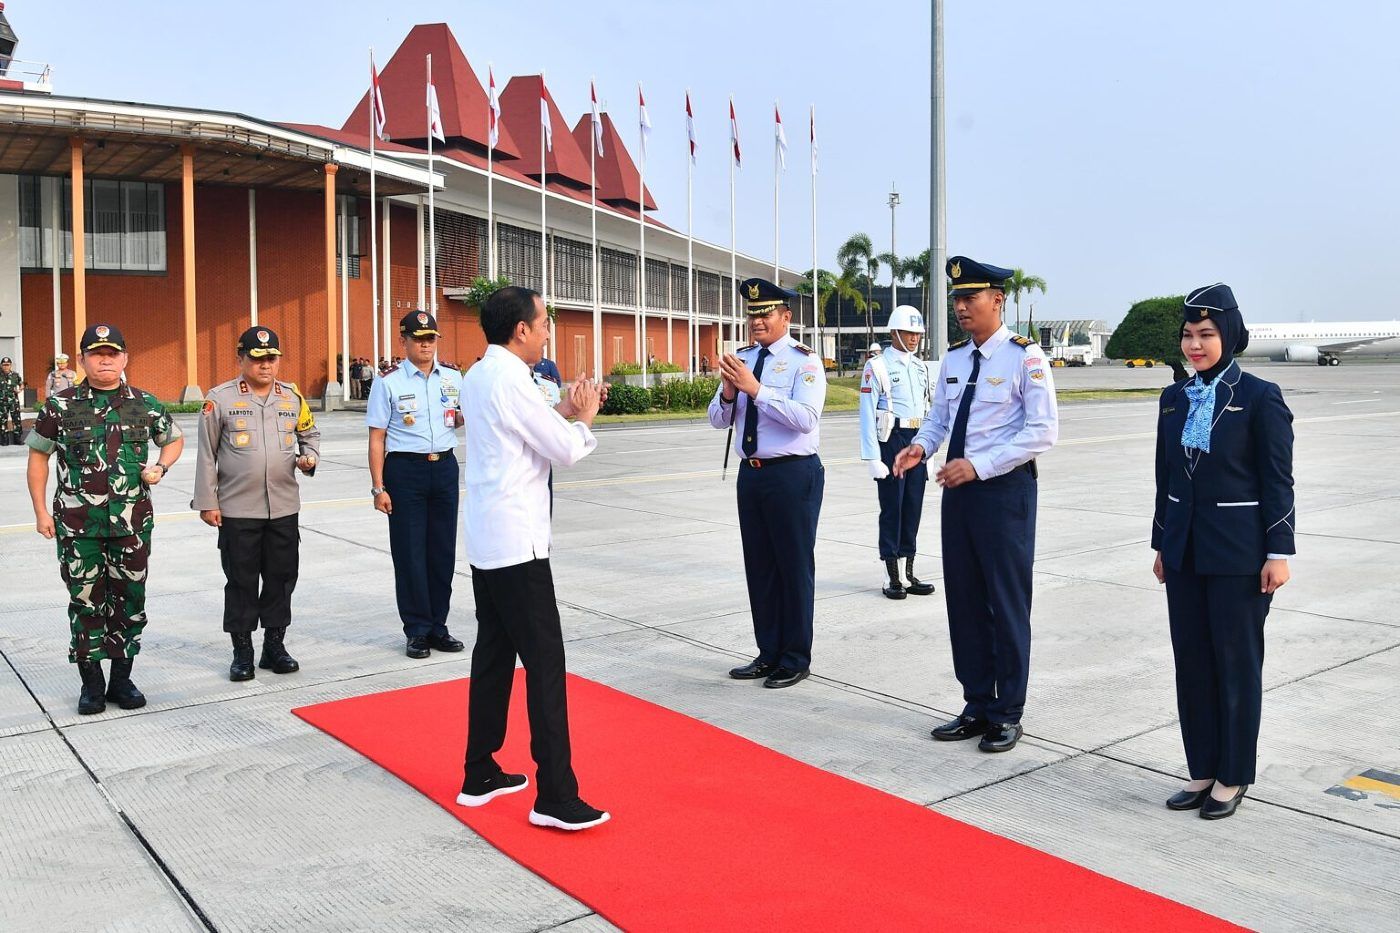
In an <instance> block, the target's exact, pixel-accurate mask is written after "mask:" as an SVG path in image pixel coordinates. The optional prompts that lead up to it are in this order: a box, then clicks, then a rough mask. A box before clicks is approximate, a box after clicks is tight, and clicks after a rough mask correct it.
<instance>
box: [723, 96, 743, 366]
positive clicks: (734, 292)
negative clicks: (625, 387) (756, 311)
mask: <svg viewBox="0 0 1400 933" xmlns="http://www.w3.org/2000/svg"><path fill="white" fill-rule="evenodd" d="M729 122H730V128H729V137H730V138H729V301H730V302H731V303H730V309H731V310H732V312H733V313H732V314H730V316H729V339H730V341H735V340H737V339H738V327H739V305H738V301H739V298H738V295H739V251H738V240H737V239H736V233H735V231H736V227H735V224H734V145H735V138H734V137H735V135H736V132H735V125H736V122H737V121H736V119H735V116H734V96H733V95H732V94H731V95H730V97H729ZM719 312H720V328H719V330H720V342H721V347H720V353H721V354H723V352H724V347H723V345H722V344H723V342H724V302H723V301H721V302H720V304H719Z"/></svg>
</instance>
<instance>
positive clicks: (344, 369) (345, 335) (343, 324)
mask: <svg viewBox="0 0 1400 933" xmlns="http://www.w3.org/2000/svg"><path fill="white" fill-rule="evenodd" d="M348 206H349V203H348V199H347V200H346V201H341V202H340V365H341V370H340V373H341V380H340V382H341V386H342V387H343V388H342V395H341V397H342V398H343V399H344V400H345V401H347V402H348V401H350V383H351V379H350V249H349V242H350V241H349V238H348V235H349V233H350V212H349V210H347V208H348Z"/></svg>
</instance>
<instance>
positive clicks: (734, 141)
mask: <svg viewBox="0 0 1400 933" xmlns="http://www.w3.org/2000/svg"><path fill="white" fill-rule="evenodd" d="M729 144H730V146H731V147H732V148H733V149H734V164H735V165H743V162H742V160H741V159H740V158H739V118H738V117H737V116H735V115H734V98H732V97H731V98H729Z"/></svg>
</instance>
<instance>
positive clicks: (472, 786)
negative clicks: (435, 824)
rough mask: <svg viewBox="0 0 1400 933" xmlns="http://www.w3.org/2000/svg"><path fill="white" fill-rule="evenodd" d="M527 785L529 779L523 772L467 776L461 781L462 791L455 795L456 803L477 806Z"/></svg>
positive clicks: (522, 788)
mask: <svg viewBox="0 0 1400 933" xmlns="http://www.w3.org/2000/svg"><path fill="white" fill-rule="evenodd" d="M529 786H530V780H529V778H527V777H525V775H523V774H505V773H503V772H498V773H496V774H493V775H491V776H490V777H486V778H469V779H468V780H465V781H463V782H462V792H461V793H460V794H458V795H457V804H458V806H463V807H479V806H481V805H482V804H484V803H490V802H491V801H493V800H495V799H496V798H497V797H504V796H505V795H506V794H513V793H515V792H516V791H518V790H524V789H525V788H527V787H529Z"/></svg>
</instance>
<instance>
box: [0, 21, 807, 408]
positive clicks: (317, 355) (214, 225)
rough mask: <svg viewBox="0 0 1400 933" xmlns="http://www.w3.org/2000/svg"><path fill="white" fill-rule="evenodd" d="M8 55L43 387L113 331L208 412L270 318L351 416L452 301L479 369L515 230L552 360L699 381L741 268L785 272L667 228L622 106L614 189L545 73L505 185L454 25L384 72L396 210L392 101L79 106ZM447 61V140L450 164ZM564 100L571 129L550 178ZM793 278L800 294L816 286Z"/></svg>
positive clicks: (447, 325) (4, 283) (7, 288)
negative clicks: (99, 328) (348, 364)
mask: <svg viewBox="0 0 1400 933" xmlns="http://www.w3.org/2000/svg"><path fill="white" fill-rule="evenodd" d="M3 15H4V14H3V7H0V19H3ZM5 28H6V30H8V24H6V27H5ZM11 35H13V34H11ZM0 39H3V34H0ZM3 45H4V43H3V41H0V53H3V54H0V355H4V356H11V357H13V358H14V359H15V362H16V366H15V368H16V369H18V370H19V371H20V372H22V373H23V374H24V376H25V381H26V383H27V384H28V386H29V387H30V388H31V389H33V388H34V387H36V386H37V387H40V388H41V387H42V386H43V382H44V375H45V373H47V371H48V370H49V369H50V368H51V365H52V360H53V357H54V355H55V354H56V353H58V352H60V351H64V352H67V353H68V354H70V355H73V354H74V346H75V343H76V340H77V336H78V334H80V333H81V332H82V331H83V329H84V327H85V326H86V325H87V324H89V323H93V322H95V321H99V320H101V321H105V322H109V323H112V324H114V325H116V326H117V327H119V328H120V329H121V330H122V332H123V333H124V334H125V336H126V338H127V341H128V343H129V345H130V348H131V351H132V360H131V365H130V370H129V373H128V376H129V378H130V380H131V381H132V382H133V383H134V384H137V385H140V386H141V387H143V388H146V389H147V390H149V391H151V392H153V393H155V394H156V395H157V396H159V397H161V398H163V399H184V400H190V399H197V398H199V397H201V395H202V393H203V390H204V389H207V388H209V387H210V386H211V385H214V384H217V383H219V382H222V381H223V380H225V379H227V378H229V377H230V375H231V374H233V373H234V372H235V369H236V354H235V349H234V345H235V343H236V341H237V337H238V335H239V334H240V333H241V332H242V331H243V330H244V329H246V328H247V327H248V326H249V325H250V323H261V324H265V325H267V326H269V327H272V328H273V329H274V330H277V331H278V332H279V333H280V334H281V335H282V339H283V347H284V348H285V349H286V351H287V352H286V355H285V358H284V360H283V364H282V378H284V379H288V380H291V381H295V382H298V383H299V384H300V385H301V386H302V387H303V389H304V390H305V391H306V392H307V394H308V395H310V396H312V397H322V396H325V397H327V400H328V404H330V405H335V404H336V403H338V402H339V401H340V400H341V399H343V398H344V397H347V396H348V388H347V384H346V380H344V378H343V369H342V366H343V361H344V360H348V359H354V358H358V357H365V358H371V359H372V358H375V357H392V356H394V355H395V351H396V348H397V321H398V319H399V318H400V317H402V316H403V315H404V314H405V313H407V312H408V311H409V310H413V309H418V308H429V309H431V308H433V307H434V306H436V308H437V312H438V317H439V326H440V328H441V329H442V331H443V339H442V341H441V344H440V351H439V356H440V358H441V359H443V360H445V361H447V362H450V363H453V364H455V365H457V366H459V367H466V366H468V365H470V364H471V363H472V362H473V361H474V360H475V359H476V358H477V357H479V356H480V355H481V354H482V352H483V351H484V349H485V341H484V338H483V336H482V333H481V329H480V327H479V326H478V324H477V317H476V309H475V308H473V307H471V306H470V305H469V303H468V301H467V298H468V292H469V289H470V287H471V285H472V283H473V281H474V280H475V279H476V278H477V277H478V276H484V275H487V273H488V272H489V271H490V269H489V265H490V259H491V255H492V250H491V249H490V244H491V242H492V238H493V237H494V243H495V251H494V254H495V261H496V272H497V274H498V275H500V276H504V277H505V278H507V279H509V280H510V281H511V283H513V284H518V285H525V286H529V287H531V288H534V289H536V290H539V291H541V292H542V293H543V294H544V295H545V296H546V298H547V300H548V302H549V304H550V306H551V309H552V311H553V313H554V323H553V340H552V341H551V347H550V353H551V355H552V356H553V357H554V358H555V360H556V361H557V362H558V364H559V367H560V369H561V371H562V372H563V374H564V377H565V378H566V379H573V378H575V377H577V376H580V375H585V374H588V375H592V374H593V373H595V372H599V373H600V374H606V373H607V372H608V371H609V370H611V369H612V367H613V366H614V365H616V364H618V363H629V362H640V361H642V360H644V359H651V358H654V359H655V360H657V361H666V362H671V363H674V364H675V365H677V366H679V367H680V368H682V369H688V368H691V367H695V368H698V367H699V365H700V363H701V358H702V357H706V358H708V362H709V364H710V366H711V367H712V368H713V366H714V364H715V360H716V358H717V355H718V354H719V353H720V352H722V351H723V350H724V349H727V348H729V347H732V346H733V345H734V342H735V341H737V340H742V338H743V336H744V327H743V325H742V323H741V319H742V313H741V312H740V310H739V309H740V307H741V305H740V304H739V303H738V302H737V300H736V294H735V288H734V284H733V283H734V279H735V277H737V278H738V279H739V280H741V281H742V280H743V279H744V278H747V277H749V276H754V275H762V276H764V277H766V278H770V279H771V278H773V277H774V265H773V262H772V260H771V259H762V258H758V257H754V256H749V255H744V254H734V255H732V256H731V251H730V249H729V247H728V245H721V244H714V243H708V242H702V241H700V240H695V241H693V243H692V242H691V241H689V240H688V238H687V236H686V235H685V233H684V231H677V230H675V229H673V228H671V227H668V226H666V225H664V224H662V223H661V222H659V221H658V220H657V219H656V218H655V216H654V215H653V214H652V213H651V211H652V210H654V209H656V207H657V203H656V201H655V200H654V198H653V196H652V193H651V192H650V191H648V190H644V189H643V187H642V183H641V179H640V177H639V175H638V172H637V169H636V166H635V165H634V163H633V160H632V158H631V156H630V155H629V154H628V152H627V149H626V147H625V146H624V145H623V143H622V140H621V138H620V137H619V134H618V132H617V129H616V127H615V126H614V125H613V123H612V120H611V118H610V117H608V116H607V115H604V117H603V125H604V152H605V156H604V157H603V158H599V159H597V163H596V164H597V171H596V190H595V185H594V184H593V183H592V180H591V178H590V169H589V145H590V143H591V136H592V127H591V117H590V114H589V113H588V112H584V113H583V114H582V115H581V116H580V117H578V118H577V119H576V120H575V121H574V122H573V123H572V124H571V123H569V122H568V121H567V120H566V119H565V117H564V115H563V114H562V113H561V112H560V110H559V108H558V106H557V105H556V104H555V103H554V101H553V100H552V98H550V96H549V94H548V91H547V90H545V89H544V88H543V87H542V80H541V78H540V76H538V75H533V76H519V77H514V78H511V79H510V80H509V81H507V82H505V84H504V87H503V88H502V91H501V94H500V106H501V121H500V135H499V139H498V141H497V144H496V147H495V148H494V150H492V160H491V164H490V167H489V173H488V160H487V151H488V150H487V126H488V112H489V106H488V97H487V92H486V90H485V89H484V88H483V86H482V82H481V80H480V79H479V78H478V76H477V75H476V73H475V72H474V70H473V69H472V67H471V64H470V62H469V61H468V60H467V58H466V56H465V54H464V53H463V52H462V50H461V48H460V47H459V46H458V44H457V41H456V39H455V38H454V37H453V35H452V33H451V31H450V30H449V29H448V27H447V26H446V25H445V24H431V25H420V26H415V27H414V28H413V29H412V30H411V31H410V32H409V34H408V36H407V37H406V38H405V39H404V41H403V43H402V44H401V45H400V47H399V49H398V50H397V51H396V52H395V54H394V55H393V57H392V58H390V60H389V61H388V62H386V63H385V65H384V67H383V72H382V74H381V77H380V83H381V87H382V93H383V96H384V99H385V111H386V114H387V126H386V133H387V135H388V136H389V137H390V140H392V141H377V142H376V146H375V149H376V152H375V154H374V158H373V168H374V174H375V192H374V195H375V196H374V198H373V201H372V200H371V197H370V187H371V185H370V171H371V154H370V113H369V95H368V92H365V93H364V95H363V97H362V98H361V100H360V101H359V104H358V106H355V105H354V101H353V99H352V100H350V101H347V102H346V105H347V110H348V116H347V119H346V120H345V122H344V123H343V124H342V125H341V126H339V127H334V126H323V125H317V124H288V123H275V122H271V121H267V120H261V119H258V118H255V117H250V116H245V115H243V114H237V113H225V112H218V111H211V110H201V109H197V108H192V107H175V106H166V105H160V104H149V103H132V102H120V101H112V100H96V99H91V98H79V97H64V96H60V95H58V94H55V93H53V78H52V72H51V71H50V69H49V68H48V67H47V66H45V65H40V66H26V65H24V64H23V63H22V62H20V61H18V60H14V59H13V58H12V53H13V45H14V43H13V42H12V41H11V42H10V46H9V49H8V50H7V49H5V48H4V47H3ZM428 54H431V55H432V56H433V73H434V83H435V86H436V89H437V95H438V98H439V101H440V107H441V113H442V124H443V130H444V135H445V136H446V143H445V144H444V143H441V142H436V141H435V143H434V157H433V159H432V167H431V169H430V168H429V160H428V153H427V143H428V140H427V138H426V137H427V133H426V124H427V117H426V112H425V106H424V98H425V93H424V57H425V56H426V55H428ZM498 80H499V79H498ZM542 95H543V98H544V100H545V103H546V106H547V108H548V113H549V117H550V121H551V133H550V135H551V137H552V151H550V152H548V153H547V154H546V157H545V158H544V160H543V164H541V158H540V136H541V132H542V124H541V119H540V100H541V96H542ZM429 185H432V186H433V188H434V195H433V201H434V209H433V212H432V218H431V223H430V218H429V216H428V207H427V201H428V198H427V191H428V187H429ZM541 185H543V188H544V191H543V200H544V202H545V210H544V215H545V217H546V218H547V224H546V225H545V228H544V229H543V231H542V229H541V223H540V221H541V190H540V189H541ZM488 188H489V191H488ZM488 201H489V203H490V206H491V210H490V212H489V216H488V209H487V208H488ZM595 203H596V209H595V208H594V206H593V205H594V204H595ZM643 205H645V211H646V212H645V224H646V230H645V276H644V278H645V295H643V294H642V291H643V288H642V280H643V274H642V269H641V268H640V265H641V256H642V252H641V230H642V220H641V218H642V217H643V210H642V207H643ZM595 210H596V223H597V243H598V255H597V262H596V265H595V263H594V262H593V238H592V232H591V231H592V226H593V222H594V220H595ZM681 213H682V216H683V212H681ZM491 220H494V223H491V222H490V221H491ZM371 225H373V226H374V228H375V230H376V232H377V234H378V247H379V248H378V254H379V255H378V260H379V267H380V268H379V269H378V270H377V271H378V279H379V282H378V285H379V292H380V294H379V295H378V296H377V298H378V302H377V304H378V306H379V310H378V313H377V314H376V308H375V306H376V295H375V294H374V288H373V285H372V275H371V269H370V266H371V257H370V233H369V231H370V228H371ZM430 229H431V230H432V231H433V238H434V239H435V241H436V244H437V250H436V278H437V287H436V289H434V287H433V285H432V281H431V275H430V268H431V266H432V265H433V264H432V263H431V262H430V255H429V250H428V242H429V240H428V237H429V230H430ZM691 249H693V262H691V261H689V260H688V254H689V253H690V251H691ZM546 257H547V259H546ZM731 264H732V273H733V274H731ZM595 269H596V270H597V271H596V278H597V281H598V290H597V291H598V294H597V300H596V302H595V293H594V279H595ZM546 270H548V278H549V281H548V282H545V281H543V279H544V272H545V271H546ZM777 279H778V281H779V283H780V284H783V285H785V286H788V287H792V286H793V285H795V284H796V283H797V282H798V281H799V279H800V273H799V272H797V271H794V270H787V269H784V270H780V271H779V273H778V275H777ZM812 326H813V315H812V309H811V306H810V301H807V300H804V301H803V302H802V304H801V307H799V308H797V309H795V312H794V330H795V332H796V334H797V336H798V337H799V339H802V338H803V337H804V336H809V335H810V331H811V329H812Z"/></svg>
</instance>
